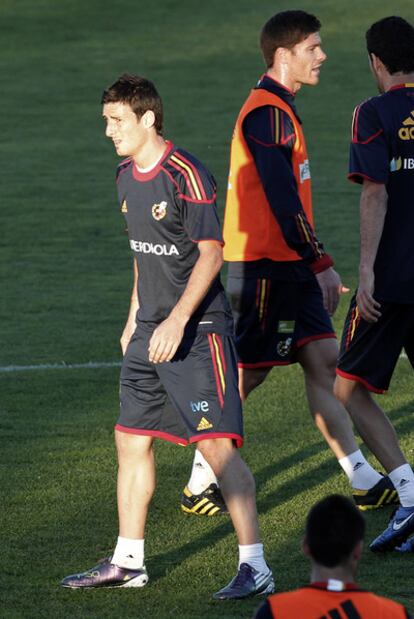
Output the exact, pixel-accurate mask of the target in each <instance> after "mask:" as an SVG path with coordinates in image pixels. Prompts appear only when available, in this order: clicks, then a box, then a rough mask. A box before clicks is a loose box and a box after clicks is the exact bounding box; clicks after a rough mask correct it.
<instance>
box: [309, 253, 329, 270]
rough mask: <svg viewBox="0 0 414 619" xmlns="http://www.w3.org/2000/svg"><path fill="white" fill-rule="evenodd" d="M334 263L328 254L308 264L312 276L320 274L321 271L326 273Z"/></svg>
mask: <svg viewBox="0 0 414 619" xmlns="http://www.w3.org/2000/svg"><path fill="white" fill-rule="evenodd" d="M333 265H334V261H333V260H332V258H331V256H330V255H329V254H324V255H323V256H322V258H318V259H317V260H314V261H313V262H311V263H310V264H309V268H310V270H311V271H312V273H313V274H314V275H317V274H318V273H322V272H323V271H327V270H328V269H329V268H331V267H333Z"/></svg>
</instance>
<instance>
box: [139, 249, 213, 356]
mask: <svg viewBox="0 0 414 619" xmlns="http://www.w3.org/2000/svg"><path fill="white" fill-rule="evenodd" d="M198 249H199V252H200V256H199V258H198V260H197V262H196V263H195V265H194V268H193V271H192V273H191V276H190V279H189V280H188V283H187V286H186V288H185V290H184V292H183V294H182V295H181V297H180V299H179V300H178V303H177V304H176V305H175V307H174V308H173V309H172V311H171V313H170V315H169V316H168V318H166V319H165V320H164V321H163V322H162V323H161V324H160V325H159V326H158V327H157V328H156V329H155V331H154V333H153V334H152V337H151V340H150V344H149V349H148V351H149V360H150V361H151V362H152V363H162V362H164V361H171V359H172V358H173V357H174V355H175V353H176V351H177V348H178V346H179V345H180V342H181V340H182V338H183V334H184V329H185V326H186V324H187V322H188V321H189V319H190V318H191V316H192V315H193V313H194V312H195V310H196V309H197V307H198V306H199V305H200V303H201V301H202V300H203V299H204V297H205V295H206V294H207V291H208V289H209V288H210V286H211V284H212V282H213V280H214V278H215V277H216V276H217V274H218V273H219V271H220V269H221V266H222V264H223V250H222V246H221V244H220V243H219V242H218V241H200V242H199V243H198Z"/></svg>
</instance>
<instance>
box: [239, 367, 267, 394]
mask: <svg viewBox="0 0 414 619" xmlns="http://www.w3.org/2000/svg"><path fill="white" fill-rule="evenodd" d="M268 373H269V368H257V369H254V370H244V369H240V370H239V391H240V397H241V399H242V401H243V402H244V401H245V400H246V398H247V396H248V395H249V393H250V392H251V391H253V389H255V388H256V387H258V386H259V385H261V384H262V382H263V381H264V380H265V378H266V376H267V375H268Z"/></svg>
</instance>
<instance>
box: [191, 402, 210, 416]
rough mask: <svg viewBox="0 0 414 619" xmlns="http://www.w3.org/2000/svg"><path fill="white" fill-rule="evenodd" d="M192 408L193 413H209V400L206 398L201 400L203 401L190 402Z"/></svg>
mask: <svg viewBox="0 0 414 619" xmlns="http://www.w3.org/2000/svg"><path fill="white" fill-rule="evenodd" d="M190 406H191V410H192V411H193V413H200V412H202V413H208V412H209V409H208V402H207V401H206V400H201V402H190Z"/></svg>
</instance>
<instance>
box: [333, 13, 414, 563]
mask: <svg viewBox="0 0 414 619" xmlns="http://www.w3.org/2000/svg"><path fill="white" fill-rule="evenodd" d="M366 42H367V49H368V55H369V62H370V66H371V69H372V73H373V76H374V78H375V81H376V83H377V86H378V90H379V92H380V94H379V96H376V97H372V98H371V99H368V100H367V101H365V102H364V103H362V104H361V105H359V106H357V108H356V109H355V112H354V117H353V125H352V143H351V152H350V165H349V178H350V180H351V181H354V182H356V183H360V184H362V191H361V198H360V236H361V254H360V262H359V284H358V289H357V292H356V295H355V296H354V298H353V299H352V301H351V304H350V308H349V312H348V315H347V318H346V320H345V326H344V331H343V336H342V342H341V354H340V358H339V362H338V368H337V378H336V382H335V393H336V395H337V397H338V398H339V399H340V400H341V401H342V402H343V403H344V405H345V406H347V405H348V402H350V401H351V400H353V402H356V404H358V403H359V406H358V405H357V406H352V410H351V414H352V417H353V420H354V423H355V425H356V427H357V429H358V431H359V433H360V434H361V436H362V438H363V439H364V441H365V443H366V444H367V446H368V447H369V448H370V450H371V451H372V452H373V453H374V454H375V456H376V457H377V459H378V460H379V461H380V462H381V464H382V465H383V466H384V468H385V470H386V471H387V472H388V476H389V478H390V479H391V480H392V482H393V484H394V486H395V488H396V489H397V491H398V495H399V499H400V503H401V507H400V508H399V509H398V510H397V511H396V513H395V514H394V516H393V517H392V518H391V520H390V523H389V526H388V527H387V529H386V530H385V531H384V533H382V534H381V535H380V536H379V537H377V538H376V539H375V540H374V541H373V542H372V544H371V546H370V548H371V550H373V551H377V552H379V551H385V550H391V549H393V548H394V547H395V546H397V545H399V544H400V543H402V542H404V541H405V539H407V537H408V536H409V535H410V534H411V533H413V532H414V474H413V471H412V468H411V466H410V465H409V464H408V463H407V460H406V458H405V457H404V455H403V453H402V451H401V449H400V446H399V443H398V439H397V436H396V433H395V430H394V428H393V427H392V425H391V423H390V421H389V419H388V418H387V416H386V415H385V414H384V413H383V411H382V410H381V409H380V408H379V406H378V405H377V404H376V402H374V400H373V399H372V397H371V395H370V392H374V393H384V392H385V391H387V389H388V387H389V384H390V380H391V377H392V374H393V371H394V368H395V365H396V363H397V360H398V357H399V355H400V353H401V351H402V349H403V348H405V350H406V353H407V356H408V358H409V360H410V363H411V365H413V362H414V253H413V245H414V210H413V196H414V28H413V26H412V25H411V24H409V23H408V22H407V21H405V20H404V19H402V18H401V17H386V18H384V19H381V20H380V21H378V22H376V23H374V24H373V25H372V26H371V28H370V29H369V30H368V32H367V33H366Z"/></svg>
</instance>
